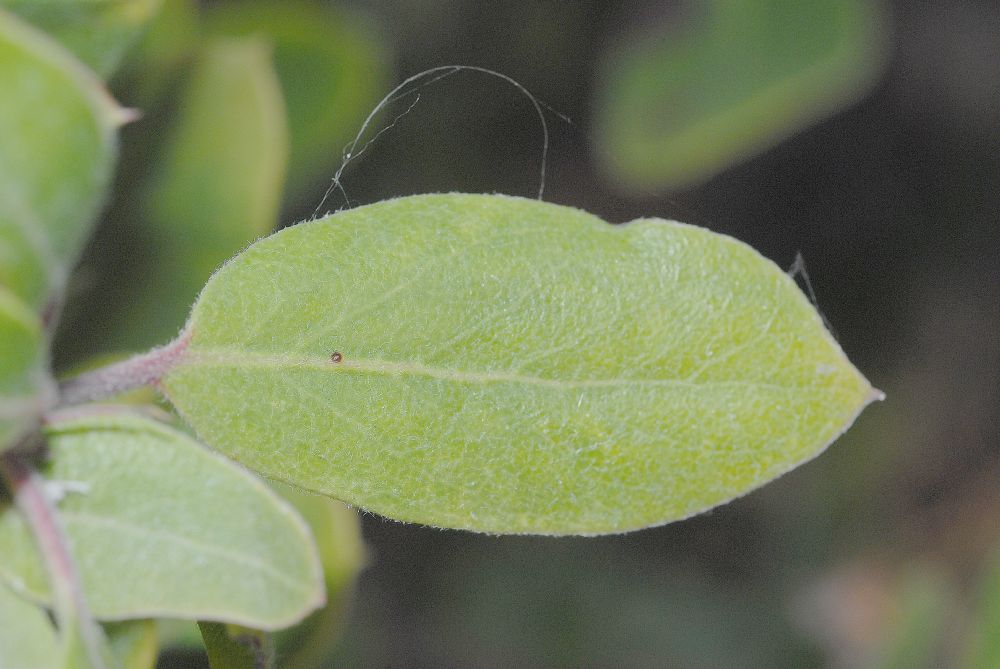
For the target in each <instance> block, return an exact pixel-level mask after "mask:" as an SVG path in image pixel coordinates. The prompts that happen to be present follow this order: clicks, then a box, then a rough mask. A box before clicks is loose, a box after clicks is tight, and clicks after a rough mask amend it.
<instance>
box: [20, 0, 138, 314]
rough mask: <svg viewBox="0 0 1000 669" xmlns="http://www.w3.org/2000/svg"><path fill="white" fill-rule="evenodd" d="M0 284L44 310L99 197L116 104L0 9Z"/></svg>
mask: <svg viewBox="0 0 1000 669" xmlns="http://www.w3.org/2000/svg"><path fill="white" fill-rule="evenodd" d="M0 81H2V82H3V104H2V105H0V287H5V288H7V289H8V290H10V291H11V292H13V293H14V294H15V295H16V296H17V297H19V298H20V299H21V300H23V301H24V302H25V303H27V304H28V305H30V306H31V307H32V308H33V309H35V310H38V311H40V310H42V309H43V307H44V306H45V304H46V303H47V302H48V301H49V300H50V299H51V298H52V294H53V293H57V292H60V291H62V290H63V287H64V284H65V282H66V278H67V276H68V274H69V270H70V269H71V267H72V265H73V262H74V261H75V259H76V256H77V253H78V252H79V250H80V247H81V245H82V244H83V242H84V240H85V239H86V238H87V234H88V233H89V231H90V225H91V223H92V221H93V220H94V217H95V215H96V214H97V210H98V208H99V206H100V204H101V201H102V200H103V197H104V192H105V190H106V187H107V185H108V180H109V178H110V176H111V170H112V167H113V164H114V160H115V156H116V151H117V149H116V136H115V129H116V128H117V126H118V125H119V124H120V123H121V121H122V120H123V115H122V112H121V109H120V108H119V107H118V106H117V105H116V104H115V103H114V102H113V101H112V100H111V98H110V97H108V96H107V94H106V93H105V91H104V89H103V88H102V86H101V83H100V82H99V81H98V80H97V79H96V78H95V77H94V76H93V74H91V73H90V72H89V71H87V70H86V69H85V68H84V67H82V66H81V65H80V64H79V63H78V62H77V61H76V60H75V59H74V58H73V57H72V56H70V54H68V53H67V52H66V51H65V50H63V48H62V47H60V46H59V45H58V44H56V43H55V42H54V41H52V40H51V39H50V38H49V37H47V36H46V35H44V34H42V33H40V32H38V31H37V30H35V29H34V28H32V27H30V26H28V25H27V24H25V23H22V22H21V21H19V20H18V19H15V18H14V17H13V16H12V15H11V14H8V13H6V12H4V11H2V10H0Z"/></svg>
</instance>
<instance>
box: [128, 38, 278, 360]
mask: <svg viewBox="0 0 1000 669" xmlns="http://www.w3.org/2000/svg"><path fill="white" fill-rule="evenodd" d="M287 152H288V137H287V129H286V127H285V116H284V107H283V104H282V100H281V89H280V87H279V85H278V80H277V78H276V77H275V74H274V69H273V67H272V65H271V55H270V49H269V47H268V46H267V45H266V44H264V43H263V42H262V41H260V40H259V39H256V38H219V39H216V40H214V41H212V42H211V43H209V44H208V45H207V46H206V47H205V49H204V52H203V53H202V56H201V58H200V59H199V61H198V63H197V65H196V67H195V70H194V73H193V76H192V79H191V81H190V84H189V85H188V87H187V90H186V91H185V92H184V93H183V96H182V100H181V111H180V117H179V119H178V121H177V124H176V127H175V128H174V129H173V133H172V135H171V138H170V140H169V142H168V144H167V146H166V148H165V156H164V158H163V162H162V163H161V164H160V165H158V166H157V168H156V169H155V170H154V172H153V176H152V178H151V180H150V184H151V190H150V192H149V195H148V203H147V206H146V207H145V220H144V222H143V223H144V224H143V226H142V230H141V232H142V233H143V234H146V235H148V236H149V238H148V239H147V246H148V247H149V248H150V249H151V250H152V252H153V254H154V256H153V258H151V259H150V260H149V261H148V262H147V263H146V265H145V267H144V270H145V271H144V273H143V275H142V278H141V280H140V281H139V283H138V284H137V285H136V287H135V294H134V299H133V300H132V301H131V302H130V303H129V305H128V307H129V311H128V313H127V315H126V316H125V317H124V318H123V319H122V320H123V322H125V323H131V324H134V325H133V326H131V328H129V329H123V330H122V331H121V332H120V333H119V334H117V335H113V336H112V342H113V343H114V345H116V346H118V347H121V348H140V347H148V346H151V345H152V344H154V343H156V342H158V341H162V340H163V339H164V338H165V337H168V336H171V335H173V334H175V333H176V332H177V330H178V328H179V327H180V326H181V324H182V323H183V322H184V318H185V316H186V315H187V312H188V310H189V309H190V307H191V303H192V302H194V299H195V298H196V297H197V295H198V291H199V290H200V289H201V287H202V286H203V285H204V283H205V281H206V280H208V277H209V276H211V274H212V272H213V271H214V270H215V268H216V267H218V266H219V265H220V264H222V263H223V262H224V261H225V260H226V259H228V258H229V257H231V256H232V255H234V254H235V253H237V252H238V251H240V250H241V249H243V248H244V247H246V245H247V244H249V243H250V242H251V241H253V240H254V239H256V238H257V237H260V236H261V235H263V234H266V233H267V232H269V231H271V230H272V229H273V228H274V225H275V223H276V221H277V215H278V205H279V203H280V200H281V189H282V184H283V183H284V174H285V162H286V159H287Z"/></svg>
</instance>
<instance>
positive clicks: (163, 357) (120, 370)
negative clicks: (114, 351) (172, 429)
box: [59, 330, 191, 406]
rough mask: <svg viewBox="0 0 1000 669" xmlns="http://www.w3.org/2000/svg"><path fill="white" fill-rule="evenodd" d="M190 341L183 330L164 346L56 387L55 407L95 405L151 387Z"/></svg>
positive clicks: (175, 362)
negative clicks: (126, 393)
mask: <svg viewBox="0 0 1000 669" xmlns="http://www.w3.org/2000/svg"><path fill="white" fill-rule="evenodd" d="M190 341H191V331H190V330H185V331H184V332H183V333H181V336H180V337H178V338H177V339H175V340H174V341H172V342H170V343H169V344H167V345H166V346H161V347H160V348H154V349H153V350H152V351H149V352H148V353H143V354H141V355H137V356H135V357H132V358H129V359H128V360H123V361H122V362H117V363H115V364H113V365H108V366H107V367H101V368H100V369H95V370H93V371H91V372H84V373H83V374H80V375H79V376H74V377H73V378H71V379H68V380H66V381H63V382H62V383H61V384H59V404H60V406H67V405H73V404H83V403H84V402H95V401H98V400H105V399H108V398H109V397H114V396H115V395H118V394H121V393H123V392H126V391H129V390H134V389H136V388H141V387H142V386H148V385H155V384H156V383H157V382H159V380H160V379H161V378H162V377H163V375H164V374H166V373H167V372H168V371H170V369H171V368H172V367H173V366H174V365H176V364H177V363H178V362H179V361H180V360H181V358H182V357H183V356H184V353H185V351H187V347H188V344H189V343H190Z"/></svg>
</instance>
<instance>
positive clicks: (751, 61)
mask: <svg viewBox="0 0 1000 669" xmlns="http://www.w3.org/2000/svg"><path fill="white" fill-rule="evenodd" d="M877 4H878V3H873V2H869V1H868V0H725V1H720V0H710V1H708V2H702V3H699V10H701V11H698V12H694V13H692V15H691V17H690V20H689V21H688V22H686V23H685V24H684V25H680V26H673V28H674V29H673V31H672V32H669V34H668V29H667V28H660V29H659V30H656V31H649V32H648V33H647V34H642V35H639V36H636V37H634V38H633V39H631V40H630V41H629V43H627V44H625V45H623V47H622V48H619V49H618V50H617V51H615V52H614V53H612V54H611V55H610V57H609V58H608V59H607V63H606V65H605V68H604V69H605V76H604V77H603V80H602V85H601V88H600V91H599V96H600V102H599V109H600V114H599V118H598V123H597V130H598V132H597V139H598V142H599V144H600V147H601V153H603V154H604V157H605V159H606V161H607V163H608V164H609V166H610V167H611V168H612V169H613V170H614V172H615V174H616V175H618V176H619V177H620V178H621V179H622V180H623V181H624V182H625V183H626V184H628V185H630V186H631V187H635V188H660V187H674V188H678V187H684V186H690V185H691V184H693V183H697V182H699V181H704V180H705V179H708V178H710V177H712V176H714V175H715V174H717V173H718V172H720V171H722V170H723V169H725V168H727V167H729V166H730V165H732V164H733V163H735V162H737V161H739V160H743V159H745V158H747V157H749V156H752V155H756V154H758V153H762V152H763V151H765V150H767V149H769V148H770V147H771V146H773V145H774V144H777V143H778V142H779V141H781V140H782V139H784V138H785V137H788V136H790V135H792V134H794V133H795V132H798V131H799V130H801V129H803V128H805V127H808V126H810V125H812V124H813V123H815V122H816V121H819V120H821V119H823V118H824V117H826V116H828V115H831V114H833V113H834V112H836V111H838V110H840V109H841V108H843V107H845V106H847V105H849V104H851V103H852V102H854V101H855V100H856V99H857V98H859V97H860V96H861V95H862V94H863V93H865V92H866V91H867V90H868V88H869V87H870V86H871V84H872V82H874V80H875V78H876V76H877V75H878V74H879V72H880V71H881V68H882V65H883V63H884V60H885V59H884V53H883V52H884V51H885V49H884V42H885V36H884V34H883V24H884V22H883V21H882V20H880V19H881V18H882V17H881V16H880V15H879V12H877V11H876V7H875V5H877Z"/></svg>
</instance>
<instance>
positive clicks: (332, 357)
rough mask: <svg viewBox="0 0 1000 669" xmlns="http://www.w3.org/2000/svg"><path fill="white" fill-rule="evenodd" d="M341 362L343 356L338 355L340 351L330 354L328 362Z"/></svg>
mask: <svg viewBox="0 0 1000 669" xmlns="http://www.w3.org/2000/svg"><path fill="white" fill-rule="evenodd" d="M343 360H344V356H342V355H341V354H340V351H334V352H333V353H331V354H330V362H342V361H343Z"/></svg>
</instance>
